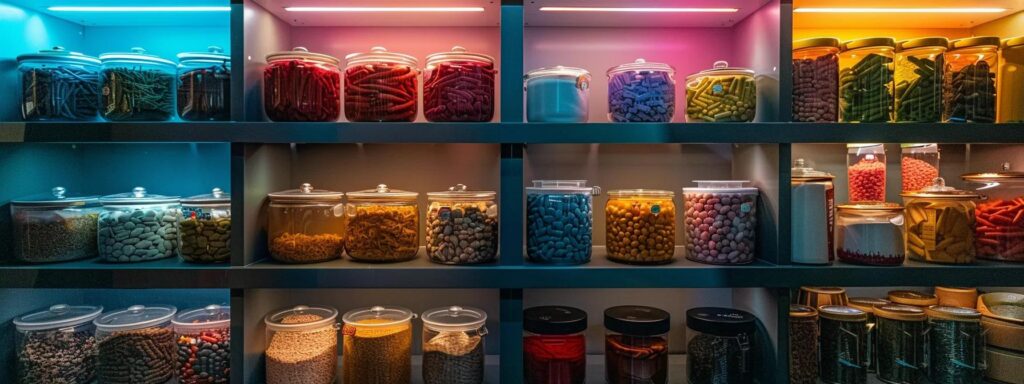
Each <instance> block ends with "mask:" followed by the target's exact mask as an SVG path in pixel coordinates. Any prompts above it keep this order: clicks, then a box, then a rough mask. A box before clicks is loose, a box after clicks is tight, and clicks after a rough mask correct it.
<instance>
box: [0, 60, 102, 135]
mask: <svg viewBox="0 0 1024 384" xmlns="http://www.w3.org/2000/svg"><path fill="white" fill-rule="evenodd" d="M18 75H19V76H20V78H21V87H20V88H19V91H20V99H19V104H20V105H21V118H22V119H24V120H25V121H45V120H67V121H92V120H96V119H97V118H99V113H100V60H99V59H97V58H95V57H92V56H87V55H83V54H81V53H78V52H71V51H68V50H66V49H64V47H53V49H47V50H42V51H39V52H38V53H27V54H24V55H20V56H18Z"/></svg>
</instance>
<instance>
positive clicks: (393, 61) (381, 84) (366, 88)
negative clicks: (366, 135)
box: [345, 47, 420, 122]
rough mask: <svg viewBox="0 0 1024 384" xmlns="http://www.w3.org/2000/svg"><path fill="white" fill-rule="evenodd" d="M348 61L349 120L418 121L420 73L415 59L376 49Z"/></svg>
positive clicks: (353, 55)
mask: <svg viewBox="0 0 1024 384" xmlns="http://www.w3.org/2000/svg"><path fill="white" fill-rule="evenodd" d="M345 60H346V61H347V62H348V64H347V65H346V66H345V119H346V120H348V121H370V122H377V121H413V120H416V113H417V112H418V111H419V95H420V94H419V92H420V91H419V74H420V70H419V62H418V61H417V60H416V58H415V57H412V56H409V55H406V54H401V53H394V52H388V50H387V49H385V48H384V47H373V48H371V49H370V52H363V53H353V54H350V55H348V56H345Z"/></svg>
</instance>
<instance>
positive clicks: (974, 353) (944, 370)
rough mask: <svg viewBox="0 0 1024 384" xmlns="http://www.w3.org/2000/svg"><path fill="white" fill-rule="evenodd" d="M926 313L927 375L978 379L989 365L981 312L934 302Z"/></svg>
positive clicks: (959, 380) (953, 379)
mask: <svg viewBox="0 0 1024 384" xmlns="http://www.w3.org/2000/svg"><path fill="white" fill-rule="evenodd" d="M925 314H927V315H928V356H929V357H930V360H929V361H928V362H927V364H928V378H929V379H931V380H932V382H935V383H978V384H980V383H981V382H982V380H983V378H984V376H985V369H986V368H988V363H987V360H986V346H985V331H984V328H982V326H981V313H979V312H978V311H977V310H974V309H973V308H961V307H946V306H940V305H935V306H931V307H929V308H928V309H926V310H925Z"/></svg>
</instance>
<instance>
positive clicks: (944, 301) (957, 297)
mask: <svg viewBox="0 0 1024 384" xmlns="http://www.w3.org/2000/svg"><path fill="white" fill-rule="evenodd" d="M935 297H936V298H938V299H939V302H938V305H942V306H946V307H963V308H974V307H977V306H978V288H966V287H935Z"/></svg>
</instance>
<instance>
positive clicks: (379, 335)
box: [341, 306, 416, 384]
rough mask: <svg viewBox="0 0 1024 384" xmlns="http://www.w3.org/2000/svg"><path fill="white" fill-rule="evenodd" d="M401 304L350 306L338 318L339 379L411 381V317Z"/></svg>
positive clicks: (374, 383) (388, 383)
mask: <svg viewBox="0 0 1024 384" xmlns="http://www.w3.org/2000/svg"><path fill="white" fill-rule="evenodd" d="M415 317H416V315H415V314H413V313H412V312H411V311H409V310H408V309H405V308H401V307H382V306H374V307H369V308H359V309H353V310H351V311H348V312H346V313H345V316H343V317H342V321H344V323H345V325H344V327H343V328H342V329H341V334H342V336H343V337H344V343H343V345H344V347H343V348H344V350H343V351H342V352H341V359H342V362H341V366H342V382H343V383H347V384H409V382H410V381H411V380H412V319H413V318H415Z"/></svg>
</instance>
